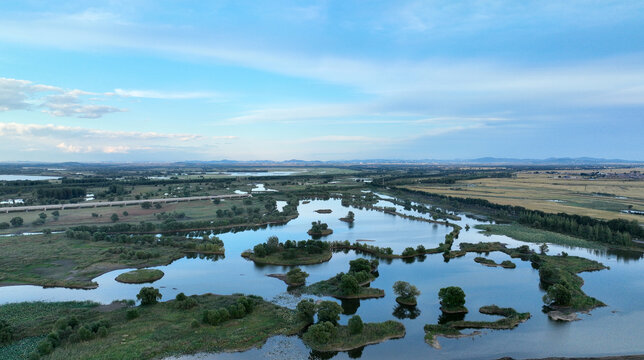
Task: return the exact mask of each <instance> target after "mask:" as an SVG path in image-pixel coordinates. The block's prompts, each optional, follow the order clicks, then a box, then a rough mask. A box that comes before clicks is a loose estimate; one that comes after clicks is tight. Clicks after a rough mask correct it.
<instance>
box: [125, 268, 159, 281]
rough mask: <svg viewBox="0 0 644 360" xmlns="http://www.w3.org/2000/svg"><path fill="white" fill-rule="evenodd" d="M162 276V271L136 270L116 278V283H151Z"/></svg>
mask: <svg viewBox="0 0 644 360" xmlns="http://www.w3.org/2000/svg"><path fill="white" fill-rule="evenodd" d="M163 275H164V274H163V271H161V270H157V269H138V270H132V271H129V272H126V273H123V274H121V275H119V276H117V277H116V281H118V282H122V283H127V284H142V283H151V282H155V281H157V280H159V279H161V278H162V277H163Z"/></svg>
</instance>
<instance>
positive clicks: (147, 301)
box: [136, 286, 163, 305]
mask: <svg viewBox="0 0 644 360" xmlns="http://www.w3.org/2000/svg"><path fill="white" fill-rule="evenodd" d="M162 297H163V295H161V293H160V292H159V289H155V288H153V287H151V286H150V287H144V288H142V289H141V291H139V293H138V294H137V295H136V298H137V299H139V300H141V305H154V304H156V303H157V302H158V300H159V299H161V298H162Z"/></svg>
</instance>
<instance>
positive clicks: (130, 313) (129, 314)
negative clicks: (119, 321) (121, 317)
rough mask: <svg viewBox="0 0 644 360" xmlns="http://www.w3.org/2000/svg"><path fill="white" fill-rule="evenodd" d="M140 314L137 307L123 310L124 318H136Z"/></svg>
mask: <svg viewBox="0 0 644 360" xmlns="http://www.w3.org/2000/svg"><path fill="white" fill-rule="evenodd" d="M139 316H140V314H139V309H128V310H127V311H126V312H125V318H126V319H128V320H133V319H136V318H138V317H139Z"/></svg>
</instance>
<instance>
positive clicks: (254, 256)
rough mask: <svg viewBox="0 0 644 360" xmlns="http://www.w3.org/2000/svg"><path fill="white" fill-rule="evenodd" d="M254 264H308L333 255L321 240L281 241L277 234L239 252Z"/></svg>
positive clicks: (317, 262) (324, 260) (321, 260)
mask: <svg viewBox="0 0 644 360" xmlns="http://www.w3.org/2000/svg"><path fill="white" fill-rule="evenodd" d="M241 256H242V257H245V258H247V259H249V260H252V261H254V262H255V263H256V264H266V265H285V266H288V265H310V264H319V263H323V262H326V261H329V260H330V259H331V257H332V256H333V253H332V252H331V247H330V244H329V243H328V242H326V241H322V240H301V241H293V240H286V241H285V242H283V243H281V242H280V241H279V238H278V237H277V236H271V237H269V238H268V240H267V241H266V242H265V243H262V244H257V245H255V246H254V247H253V250H252V251H250V250H247V251H244V252H243V253H242V254H241Z"/></svg>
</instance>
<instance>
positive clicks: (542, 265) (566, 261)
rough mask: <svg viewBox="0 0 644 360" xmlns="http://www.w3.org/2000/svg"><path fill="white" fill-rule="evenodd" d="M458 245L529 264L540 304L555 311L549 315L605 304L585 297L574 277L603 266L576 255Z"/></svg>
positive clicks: (494, 244) (580, 282)
mask: <svg viewBox="0 0 644 360" xmlns="http://www.w3.org/2000/svg"><path fill="white" fill-rule="evenodd" d="M459 246H460V248H461V250H462V251H466V252H476V253H489V252H491V251H500V252H503V253H506V254H508V255H510V257H512V258H520V259H521V260H524V261H530V262H531V263H532V267H534V268H535V269H539V279H540V281H541V285H542V286H543V288H544V289H546V295H545V296H544V298H543V301H544V303H546V305H547V306H548V309H549V310H551V312H552V311H556V312H554V313H552V314H549V315H553V316H557V315H560V314H562V313H563V314H564V315H565V314H572V313H574V312H579V311H588V310H592V309H594V308H596V307H600V306H605V305H606V304H604V303H603V302H601V301H600V300H597V299H595V298H594V297H591V296H588V295H586V294H585V293H584V292H583V291H582V290H581V287H582V286H583V284H584V280H583V279H582V278H581V277H579V276H577V274H578V273H581V272H584V271H598V270H603V269H607V267H606V266H604V265H603V264H601V263H599V262H597V261H594V260H589V259H585V258H582V257H578V256H568V254H567V253H565V252H562V253H561V254H559V255H547V254H545V252H544V253H542V254H537V253H536V252H534V251H532V250H530V248H529V247H528V246H527V245H522V246H519V247H517V248H508V247H507V246H506V245H505V244H501V243H499V242H490V243H484V242H481V243H477V244H471V243H461V244H460V245H459ZM551 317H552V316H551ZM558 319H559V320H574V316H570V317H568V318H566V317H561V316H559V318H558Z"/></svg>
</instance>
